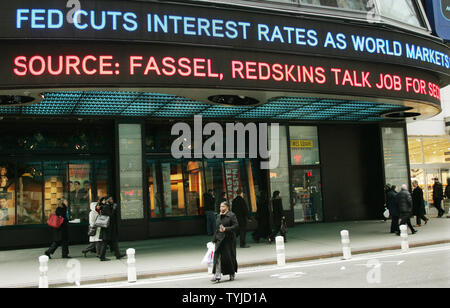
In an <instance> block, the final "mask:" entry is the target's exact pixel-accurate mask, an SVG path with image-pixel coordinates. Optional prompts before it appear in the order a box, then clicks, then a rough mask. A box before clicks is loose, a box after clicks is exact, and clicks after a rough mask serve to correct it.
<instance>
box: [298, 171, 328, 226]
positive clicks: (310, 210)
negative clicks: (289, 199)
mask: <svg viewBox="0 0 450 308" xmlns="http://www.w3.org/2000/svg"><path fill="white" fill-rule="evenodd" d="M292 185H293V187H292V190H293V191H292V193H293V197H294V220H295V222H319V221H322V220H323V212H322V185H321V182H320V169H294V170H293V172H292Z"/></svg>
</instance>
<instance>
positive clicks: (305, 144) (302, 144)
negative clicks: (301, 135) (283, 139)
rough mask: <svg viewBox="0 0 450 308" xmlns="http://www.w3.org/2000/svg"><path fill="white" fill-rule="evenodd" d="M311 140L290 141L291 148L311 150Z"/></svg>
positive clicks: (312, 144)
mask: <svg viewBox="0 0 450 308" xmlns="http://www.w3.org/2000/svg"><path fill="white" fill-rule="evenodd" d="M313 147H314V141H313V140H291V148H313Z"/></svg>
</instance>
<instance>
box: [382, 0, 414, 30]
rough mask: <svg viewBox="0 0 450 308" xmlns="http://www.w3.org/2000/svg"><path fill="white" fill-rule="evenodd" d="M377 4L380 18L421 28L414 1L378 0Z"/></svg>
mask: <svg viewBox="0 0 450 308" xmlns="http://www.w3.org/2000/svg"><path fill="white" fill-rule="evenodd" d="M379 4H380V14H381V15H382V16H385V17H388V18H392V19H394V20H396V21H400V22H404V23H407V24H410V25H412V26H416V27H421V26H422V22H421V21H420V18H419V13H418V8H417V6H416V3H415V1H414V0H395V1H393V0H379Z"/></svg>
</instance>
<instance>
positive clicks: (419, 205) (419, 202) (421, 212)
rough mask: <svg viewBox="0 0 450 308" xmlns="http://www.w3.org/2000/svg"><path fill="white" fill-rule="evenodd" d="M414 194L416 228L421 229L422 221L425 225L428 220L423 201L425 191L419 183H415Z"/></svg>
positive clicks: (413, 183)
mask: <svg viewBox="0 0 450 308" xmlns="http://www.w3.org/2000/svg"><path fill="white" fill-rule="evenodd" d="M412 186H413V192H412V201H413V215H415V216H416V222H417V225H416V227H420V226H421V225H422V224H421V223H422V220H423V221H425V224H427V222H428V218H427V217H426V216H425V213H426V212H425V201H424V200H423V190H422V188H420V186H419V182H417V181H415V180H414V181H413V182H412Z"/></svg>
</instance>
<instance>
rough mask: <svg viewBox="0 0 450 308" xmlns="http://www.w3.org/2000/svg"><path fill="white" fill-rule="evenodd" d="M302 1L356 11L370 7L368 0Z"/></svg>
mask: <svg viewBox="0 0 450 308" xmlns="http://www.w3.org/2000/svg"><path fill="white" fill-rule="evenodd" d="M300 3H301V4H310V5H317V6H325V7H334V8H339V9H345V10H356V11H368V10H369V9H370V5H369V4H368V0H300Z"/></svg>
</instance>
